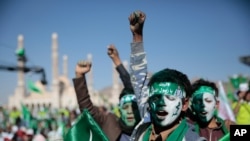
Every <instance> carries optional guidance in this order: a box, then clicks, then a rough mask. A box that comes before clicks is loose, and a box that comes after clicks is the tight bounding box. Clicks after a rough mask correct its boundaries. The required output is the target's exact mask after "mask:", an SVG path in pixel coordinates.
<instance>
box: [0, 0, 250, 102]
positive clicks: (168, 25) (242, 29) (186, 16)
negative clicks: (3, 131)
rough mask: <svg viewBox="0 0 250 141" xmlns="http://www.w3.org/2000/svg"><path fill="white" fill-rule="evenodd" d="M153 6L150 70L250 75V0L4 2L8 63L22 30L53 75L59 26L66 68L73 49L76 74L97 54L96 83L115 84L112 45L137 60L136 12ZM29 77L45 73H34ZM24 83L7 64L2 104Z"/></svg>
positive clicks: (1, 14)
mask: <svg viewBox="0 0 250 141" xmlns="http://www.w3.org/2000/svg"><path fill="white" fill-rule="evenodd" d="M135 10H141V11H143V12H145V13H146V21H145V24H144V35H143V36H144V48H145V51H146V53H147V60H148V70H149V71H150V72H156V71H159V70H161V69H163V68H167V67H168V68H173V69H177V70H179V71H181V72H183V73H185V74H187V75H188V77H189V78H190V79H193V78H197V77H203V78H206V79H208V80H212V81H218V80H222V81H228V79H229V77H230V76H232V75H234V74H243V75H248V76H249V75H250V71H249V70H250V68H249V67H248V66H246V65H244V64H242V63H241V62H240V61H239V57H240V56H245V55H250V3H249V2H247V1H243V0H229V1H225V0H220V1H214V0H212V1H211V0H209V1H208V0H204V1H199V0H193V1H178V2H177V1H164V0H158V1H153V0H149V1H142V0H127V1H115V0H110V1H101V0H99V1H98V0H91V1H80V0H78V1H66V0H53V1H49V0H45V1H18V0H13V1H7V0H3V1H1V2H0V65H16V64H17V57H16V56H15V50H16V48H17V36H18V35H20V34H22V35H23V36H24V48H25V51H26V56H27V57H28V61H27V63H26V66H34V65H36V66H41V67H43V68H44V69H45V72H46V78H47V81H48V87H49V85H50V84H51V80H52V77H51V76H52V68H51V64H52V60H51V43H52V42H51V35H52V33H54V32H56V33H57V34H58V43H59V49H58V51H59V73H60V74H61V73H62V69H61V68H62V56H63V55H67V56H68V71H69V72H68V76H69V78H70V79H72V78H74V74H75V73H74V68H75V65H76V63H77V61H79V60H82V59H86V58H87V54H89V53H91V54H92V56H93V62H92V64H93V66H92V70H93V79H94V87H95V89H97V90H100V89H102V88H104V87H107V86H110V85H111V84H112V61H111V59H110V58H109V57H108V55H107V46H108V45H109V44H114V45H115V46H116V48H117V49H118V51H119V55H120V58H121V59H122V60H123V61H125V60H127V61H129V55H130V43H131V42H132V34H131V32H130V29H129V22H128V16H129V14H130V13H132V12H133V11H135ZM25 79H26V80H33V81H37V80H39V79H40V75H38V74H32V73H28V74H26V75H25ZM16 86H17V73H16V72H8V71H4V70H0V97H1V98H0V104H6V103H7V101H8V97H9V96H10V95H13V93H14V90H15V88H16Z"/></svg>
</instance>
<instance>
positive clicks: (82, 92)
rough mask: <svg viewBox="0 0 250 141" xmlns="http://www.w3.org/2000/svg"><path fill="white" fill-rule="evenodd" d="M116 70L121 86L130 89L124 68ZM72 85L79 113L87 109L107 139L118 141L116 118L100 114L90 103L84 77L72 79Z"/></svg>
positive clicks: (118, 131) (111, 115)
mask: <svg viewBox="0 0 250 141" xmlns="http://www.w3.org/2000/svg"><path fill="white" fill-rule="evenodd" d="M116 69H117V71H118V73H119V74H120V78H121V80H122V82H123V84H124V85H126V86H128V87H132V84H131V82H130V77H129V73H127V70H126V69H125V68H124V66H123V65H122V64H121V65H119V66H118V67H117V68H116ZM73 83H74V88H75V92H76V96H77V102H78V105H79V108H80V110H81V112H82V111H83V109H88V111H89V113H90V114H91V115H92V116H93V118H94V119H95V121H96V122H97V123H98V124H99V126H100V127H101V129H102V130H103V132H104V133H105V134H106V135H107V137H108V139H109V140H110V141H118V140H119V138H120V135H121V133H122V129H121V127H120V125H119V119H118V117H116V116H115V115H114V114H112V113H106V112H100V111H99V110H98V107H95V106H94V105H93V103H92V101H91V100H90V96H89V92H88V87H87V83H86V78H85V76H83V77H81V78H74V79H73ZM126 86H125V87H126Z"/></svg>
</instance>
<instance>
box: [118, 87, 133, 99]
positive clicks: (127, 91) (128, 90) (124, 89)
mask: <svg viewBox="0 0 250 141" xmlns="http://www.w3.org/2000/svg"><path fill="white" fill-rule="evenodd" d="M127 94H135V92H134V90H133V89H131V88H123V89H122V91H121V93H120V96H119V100H121V98H122V97H123V96H125V95H127Z"/></svg>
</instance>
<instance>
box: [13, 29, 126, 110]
mask: <svg viewBox="0 0 250 141" xmlns="http://www.w3.org/2000/svg"><path fill="white" fill-rule="evenodd" d="M17 46H18V48H23V46H24V37H23V36H22V35H19V36H18V45H17ZM51 49H52V51H51V59H52V66H51V68H52V70H51V71H52V81H51V82H52V83H51V86H48V87H50V88H51V89H50V90H47V86H45V85H43V84H42V83H41V82H40V81H38V82H36V83H35V86H36V87H37V88H39V89H40V90H41V93H39V94H37V93H35V92H29V94H27V93H28V91H27V90H26V86H25V81H24V78H25V77H24V76H25V73H24V72H23V71H18V78H17V79H18V80H17V87H16V88H15V91H14V94H13V95H12V96H10V97H9V101H8V108H13V107H17V108H18V109H20V108H21V104H25V105H28V106H31V105H34V106H36V105H38V104H39V105H46V106H48V105H50V106H51V107H52V108H77V107H78V104H77V99H76V94H75V90H74V87H73V85H72V84H71V82H72V78H69V77H68V57H67V56H66V55H64V56H63V64H62V66H63V68H62V71H63V74H62V75H59V72H58V69H59V67H58V66H59V64H58V56H59V55H58V35H57V33H53V34H52V45H51ZM87 59H88V60H89V61H92V55H91V54H88V55H87ZM124 65H125V67H127V62H124ZM18 66H19V67H24V66H25V62H22V61H21V60H19V61H18ZM112 74H113V76H112V77H113V85H112V86H110V87H107V88H104V89H103V90H101V91H97V90H95V88H94V87H93V83H94V82H93V72H92V70H91V71H90V72H88V74H87V81H88V90H89V93H90V98H91V100H92V102H93V103H94V105H97V106H110V105H116V104H117V103H118V97H119V92H120V91H121V89H122V87H123V86H122V85H121V83H120V80H119V75H118V73H117V71H116V70H115V67H114V66H113V73H112Z"/></svg>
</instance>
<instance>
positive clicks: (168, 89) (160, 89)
mask: <svg viewBox="0 0 250 141" xmlns="http://www.w3.org/2000/svg"><path fill="white" fill-rule="evenodd" d="M155 94H162V95H172V96H176V97H179V98H185V97H186V93H185V91H184V90H183V88H181V87H180V86H179V85H177V84H176V83H171V82H160V83H153V85H152V86H150V88H149V96H152V95H155Z"/></svg>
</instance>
